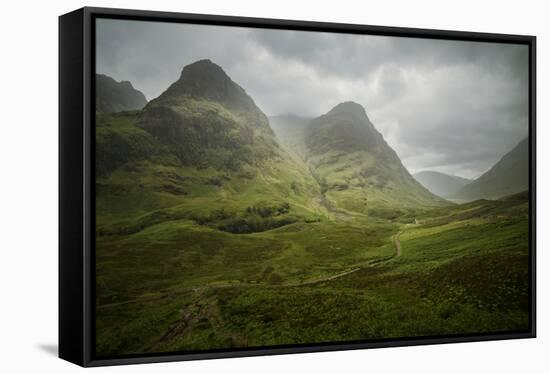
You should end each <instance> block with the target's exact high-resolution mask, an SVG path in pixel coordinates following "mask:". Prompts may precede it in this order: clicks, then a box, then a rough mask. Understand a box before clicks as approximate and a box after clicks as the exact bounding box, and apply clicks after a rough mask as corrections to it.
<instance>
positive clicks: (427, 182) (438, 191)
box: [413, 170, 472, 198]
mask: <svg viewBox="0 0 550 374" xmlns="http://www.w3.org/2000/svg"><path fill="white" fill-rule="evenodd" d="M413 177H414V178H415V179H416V180H417V181H418V182H420V184H421V185H423V186H424V187H426V188H427V189H428V190H429V191H430V192H431V193H433V194H435V195H437V196H441V197H443V198H444V197H449V196H452V195H454V194H455V193H456V192H457V191H458V190H460V189H461V188H462V187H464V186H465V185H467V184H468V183H470V182H471V181H472V180H470V179H466V178H462V177H457V176H454V175H448V174H445V173H440V172H438V171H429V170H426V171H421V172H419V173H416V174H413Z"/></svg>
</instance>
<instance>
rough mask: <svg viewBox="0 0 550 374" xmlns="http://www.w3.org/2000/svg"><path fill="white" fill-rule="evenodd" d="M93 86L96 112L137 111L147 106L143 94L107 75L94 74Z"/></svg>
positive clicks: (126, 82)
mask: <svg viewBox="0 0 550 374" xmlns="http://www.w3.org/2000/svg"><path fill="white" fill-rule="evenodd" d="M95 84H96V111H97V112H105V113H113V112H121V111H126V110H139V109H141V108H143V107H144V106H145V104H147V99H146V98H145V96H144V95H143V93H141V92H140V91H138V90H136V89H135V88H134V87H133V86H132V84H131V83H130V82H128V81H122V82H117V81H115V80H114V79H113V78H111V77H109V76H107V75H103V74H96V76H95Z"/></svg>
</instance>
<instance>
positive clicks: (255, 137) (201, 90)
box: [138, 60, 280, 170]
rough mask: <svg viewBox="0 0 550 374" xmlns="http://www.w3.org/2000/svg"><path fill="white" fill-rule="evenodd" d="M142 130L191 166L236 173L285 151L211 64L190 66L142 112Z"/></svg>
mask: <svg viewBox="0 0 550 374" xmlns="http://www.w3.org/2000/svg"><path fill="white" fill-rule="evenodd" d="M138 126H139V127H140V128H142V129H144V130H145V131H147V132H148V133H150V134H151V135H153V136H154V137H155V138H156V139H158V140H159V141H161V142H162V143H163V144H165V145H166V146H167V147H168V148H169V149H170V151H171V153H173V154H174V155H176V157H177V158H178V159H179V160H180V161H181V162H182V163H183V164H185V165H188V166H197V167H209V166H210V167H214V168H216V169H230V170H237V169H239V168H241V167H242V166H243V165H255V164H256V165H257V164H258V162H260V161H262V160H266V159H268V158H273V157H276V156H278V155H279V152H280V151H279V149H278V148H279V147H278V144H277V142H276V140H275V135H274V133H273V131H272V130H271V128H270V127H269V121H268V119H267V117H266V115H265V114H264V113H263V112H262V111H261V110H260V109H259V108H258V107H257V106H256V104H255V103H254V101H253V100H252V98H251V97H250V96H248V94H247V93H246V92H245V90H244V89H243V88H242V87H240V86H239V85H238V84H236V83H235V82H233V81H232V80H231V78H230V77H229V76H228V75H227V74H226V73H225V72H224V71H223V69H222V68H221V67H220V66H218V65H216V64H214V63H213V62H212V61H210V60H200V61H197V62H195V63H193V64H191V65H187V66H185V67H184V69H183V71H182V73H181V76H180V78H179V79H178V80H177V81H176V82H175V83H174V84H172V85H171V86H170V87H169V88H168V89H167V90H166V91H165V92H164V93H162V94H161V95H160V96H159V97H158V98H156V99H154V100H152V101H151V102H149V103H148V104H147V106H146V107H145V108H144V109H143V111H142V113H141V115H140V117H139V119H138Z"/></svg>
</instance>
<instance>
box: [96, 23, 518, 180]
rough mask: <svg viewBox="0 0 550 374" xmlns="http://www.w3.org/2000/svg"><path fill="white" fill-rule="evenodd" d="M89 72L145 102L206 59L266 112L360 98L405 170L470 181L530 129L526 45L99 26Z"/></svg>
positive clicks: (313, 112) (317, 109)
mask: <svg viewBox="0 0 550 374" xmlns="http://www.w3.org/2000/svg"><path fill="white" fill-rule="evenodd" d="M97 22H98V23H97V36H96V40H97V64H96V65H97V68H96V70H97V72H98V73H103V74H107V75H109V76H111V77H113V78H114V79H116V80H118V81H120V80H128V81H130V82H131V83H132V84H133V86H134V87H135V88H136V89H138V90H140V91H142V92H143V93H144V94H145V96H146V97H147V99H149V100H150V99H153V98H155V97H157V96H158V95H160V94H161V93H162V92H163V91H164V90H165V89H166V88H168V86H169V85H170V84H171V83H173V82H174V81H175V80H177V79H178V78H179V75H180V73H181V70H182V68H183V66H185V65H187V64H190V63H192V62H195V61H197V60H200V59H205V58H208V59H210V60H212V61H213V62H215V63H217V64H218V65H220V66H221V67H222V68H223V69H224V70H225V72H226V73H227V74H228V75H229V76H230V77H231V78H232V79H233V80H234V81H235V82H237V83H238V84H239V85H241V86H242V87H243V88H244V89H245V90H246V91H247V93H248V94H249V95H250V96H252V98H253V99H254V101H255V102H256V104H257V105H258V106H259V107H260V109H262V110H263V111H264V113H266V114H267V115H276V114H282V113H295V114H298V115H302V116H318V115H321V114H323V113H326V112H328V111H329V110H330V109H331V108H332V107H334V106H335V105H336V104H338V103H340V102H343V101H348V100H352V101H356V102H358V103H359V104H361V105H363V106H364V107H365V109H366V111H367V114H368V116H369V118H370V120H371V121H372V123H373V124H374V126H375V127H376V128H377V129H378V130H379V131H380V132H381V133H382V134H383V135H384V138H385V139H386V141H387V142H388V143H389V144H390V146H391V147H392V148H393V149H395V151H396V152H397V154H398V155H399V156H400V157H401V160H402V161H403V163H404V165H405V166H406V167H407V168H408V169H409V171H410V172H411V173H415V172H418V171H421V170H436V171H441V172H445V173H448V174H454V175H459V176H463V177H469V178H474V177H477V176H479V175H480V174H482V173H483V172H485V171H486V170H487V169H489V168H490V167H491V166H492V165H493V164H494V163H495V162H497V161H498V160H499V159H500V158H501V157H502V156H503V155H504V154H505V153H507V152H508V151H509V150H510V149H512V148H513V147H514V146H515V145H516V144H517V143H518V142H519V141H520V140H522V139H523V138H524V137H526V136H527V134H528V49H527V46H521V45H510V44H496V43H491V44H490V43H472V42H456V41H439V40H428V39H412V38H397V37H385V36H368V35H349V34H330V33H313V32H303V31H282V30H264V29H248V28H234V27H219V26H200V25H183V24H174V23H158V22H142V21H121V20H107V19H99V20H98V21H97Z"/></svg>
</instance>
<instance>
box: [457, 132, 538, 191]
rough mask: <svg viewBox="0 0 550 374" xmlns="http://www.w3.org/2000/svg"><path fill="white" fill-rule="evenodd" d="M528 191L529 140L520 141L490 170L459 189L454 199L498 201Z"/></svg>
mask: <svg viewBox="0 0 550 374" xmlns="http://www.w3.org/2000/svg"><path fill="white" fill-rule="evenodd" d="M527 189H529V139H528V138H525V139H523V140H522V141H520V142H519V143H518V144H517V145H516V146H515V147H514V148H513V149H512V150H511V151H510V152H508V153H507V154H505V155H504V156H503V157H502V158H501V159H500V160H499V161H498V162H497V163H496V164H495V165H494V166H493V167H492V168H491V169H489V170H488V171H487V172H486V173H484V174H483V175H481V176H480V177H479V178H477V179H476V180H474V181H473V182H472V183H470V184H468V185H466V186H464V187H463V188H461V189H460V190H459V191H458V192H457V193H456V194H455V195H454V198H456V199H459V200H465V201H472V200H477V199H498V198H501V197H503V196H508V195H512V194H515V193H519V192H523V191H525V190H527Z"/></svg>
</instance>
